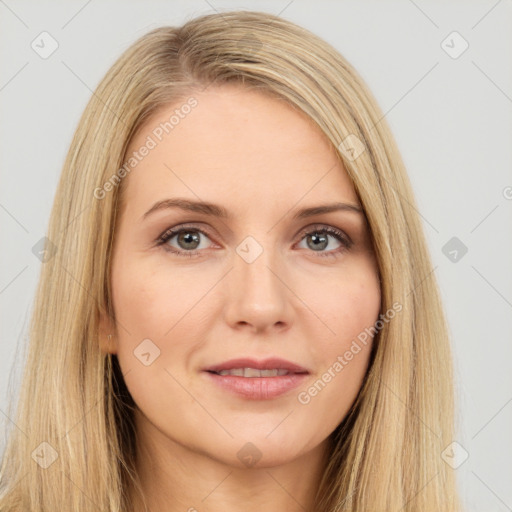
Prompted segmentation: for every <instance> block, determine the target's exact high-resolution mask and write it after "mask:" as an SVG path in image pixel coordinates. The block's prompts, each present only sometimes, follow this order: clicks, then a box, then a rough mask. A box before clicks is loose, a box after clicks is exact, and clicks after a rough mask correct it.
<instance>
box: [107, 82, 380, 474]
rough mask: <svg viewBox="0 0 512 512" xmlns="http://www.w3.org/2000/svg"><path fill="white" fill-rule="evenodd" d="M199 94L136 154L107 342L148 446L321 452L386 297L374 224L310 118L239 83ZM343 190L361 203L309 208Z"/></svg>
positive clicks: (234, 456)
mask: <svg viewBox="0 0 512 512" xmlns="http://www.w3.org/2000/svg"><path fill="white" fill-rule="evenodd" d="M191 96H193V97H194V98H195V100H196V101H197V104H195V103H194V102H193V101H191V102H190V103H189V105H192V104H194V105H195V106H193V107H192V108H186V107H184V108H182V106H183V105H185V104H186V101H187V99H185V100H184V101H183V102H180V103H179V104H176V105H172V106H171V107H169V108H165V110H161V111H159V112H158V113H157V114H156V115H154V116H153V117H152V118H151V119H150V120H149V121H147V122H146V123H145V125H144V127H143V128H142V130H141V131H140V132H139V133H138V135H137V136H136V137H135V139H134V140H132V142H131V145H130V148H129V151H128V155H129V156H131V155H132V153H133V152H134V151H137V154H138V156H137V163H136V165H135V166H133V168H132V170H131V171H130V173H129V175H128V176H127V177H125V178H124V179H125V180H127V182H126V183H125V185H126V190H125V192H126V194H125V196H124V199H125V208H124V210H123V212H122V215H121V217H120V222H119V224H118V226H117V228H116V229H117V232H116V243H115V247H114V254H113V269H112V290H113V303H114V310H115V315H116V318H117V320H118V324H117V326H116V327H115V328H114V330H113V331H110V332H115V333H116V334H115V338H114V339H115V341H114V343H113V344H111V345H110V347H109V348H108V350H109V351H111V352H113V353H116V354H117V356H118V359H119V363H120V366H121V369H122V371H123V374H124V375H125V381H126V385H127V387H128V389H129V391H130V393H131V395H132V396H133V399H134V401H135V402H136V404H137V406H138V408H139V409H140V411H137V417H136V421H137V429H138V432H139V435H141V436H142V438H143V439H144V440H145V441H147V442H152V443H156V444H157V445H158V446H159V449H160V450H163V451H164V452H165V450H167V449H168V450H169V452H170V453H172V447H173V446H176V443H177V444H178V445H180V446H181V447H184V448H186V449H190V450H193V451H194V452H195V453H201V454H203V455H206V456H208V457H209V458H213V459H215V460H218V461H222V462H224V463H226V464H229V465H231V466H238V467H243V466H244V465H245V466H251V465H253V464H254V463H255V462H257V465H258V467H264V466H274V465H277V464H281V463H284V462H286V461H290V460H293V459H295V458H297V457H299V456H305V455H306V454H308V453H313V452H312V451H313V450H317V451H318V450H320V449H321V448H322V447H325V446H326V443H325V442H326V439H327V438H328V436H329V435H330V434H331V433H332V432H333V430H334V429H335V428H336V427H337V426H338V425H339V423H340V422H341V421H342V420H343V418H344V417H345V415H346V414H347V412H348V410H349V408H350V406H351V405H352V403H353V402H354V400H355V398H356V395H357V393H358V391H359V389H360V387H361V385H362V382H363V379H364V375H365V372H366V369H367V364H368V358H369V354H370V350H371V338H368V339H367V343H366V344H363V343H361V342H360V341H359V342H358V343H357V346H358V347H359V350H358V349H356V348H355V345H354V343H353V342H354V340H357V337H358V335H360V333H362V332H364V331H365V328H368V327H371V326H373V324H374V323H375V321H376V320H377V318H378V315H379V310H380V288H379V280H378V275H377V268H376V262H375V258H374V254H373V252H372V245H371V239H370V233H369V229H368V227H367V224H366V222H365V218H364V215H363V214H362V213H361V211H357V207H358V206H359V208H360V205H359V202H358V199H357V196H356V194H355V191H354V188H353V186H352V184H351V181H350V179H349V177H348V175H347V173H346V171H345V170H344V168H343V165H342V163H341V162H340V161H339V160H338V158H337V155H336V152H335V150H334V149H333V148H332V147H331V146H330V145H329V143H328V141H327V139H326V138H325V137H324V135H323V134H322V132H321V131H320V130H319V129H318V128H317V127H316V126H315V125H314V124H313V123H312V122H311V121H310V120H309V119H308V118H307V117H305V116H304V115H303V114H301V113H299V112H297V111H296V110H294V109H292V108H291V107H290V106H288V105H287V104H286V103H284V102H282V101H278V100H276V99H272V98H270V97H268V96H265V95H262V94H261V93H259V92H255V91H250V90H248V89H244V88H241V87H239V86H232V85H229V86H221V87H217V88H211V89H209V90H208V91H207V92H203V93H197V94H192V95H191ZM173 115H174V116H175V117H174V118H173V120H172V121H171V122H169V119H170V118H171V116H173ZM165 123H167V125H166V124H165ZM171 123H172V124H171ZM144 146H145V147H146V148H147V150H143V149H141V148H143V147H144ZM132 163H133V162H132ZM178 198H179V199H180V201H181V204H182V206H183V207H182V208H180V207H178V206H176V205H175V206H171V205H170V203H168V204H167V207H165V205H166V203H165V201H173V202H176V201H177V199H178ZM200 203H208V204H209V205H210V206H200ZM334 203H343V204H344V205H351V206H353V207H356V208H352V207H351V206H349V207H342V208H341V209H338V210H335V211H330V212H321V211H317V212H315V211H314V210H315V209H316V208H319V207H321V206H324V205H332V204H334ZM175 204H176V203H175ZM155 205H159V206H158V207H157V206H155ZM187 205H188V206H187ZM212 205H215V206H212ZM222 212H225V216H221V215H219V214H220V213H222ZM301 212H302V213H301ZM170 229H172V230H175V231H176V232H177V234H176V233H174V232H173V233H170V234H168V236H167V237H164V236H163V235H165V233H166V232H168V231H169V230H170ZM178 230H182V231H181V233H179V232H178ZM107 332H108V331H107ZM105 350H107V349H105ZM235 359H250V360H252V361H238V362H237V361H235V362H230V361H232V360H235ZM269 359H280V360H281V361H270V362H268V361H267V360H269ZM265 362H268V365H267V366H265ZM223 363H226V364H225V365H224V367H225V368H227V369H232V370H234V371H233V372H228V374H227V375H220V374H215V373H213V370H215V369H216V370H217V371H219V365H222V364H223ZM291 365H295V368H292V367H291ZM262 367H263V368H267V369H269V367H270V369H276V370H281V371H279V372H277V373H278V375H274V374H275V373H276V372H272V371H270V372H264V373H261V368H262ZM242 368H255V369H256V370H259V371H252V370H245V371H244V370H243V369H242ZM283 373H285V375H281V374H283ZM249 443H250V444H249Z"/></svg>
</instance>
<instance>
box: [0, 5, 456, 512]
mask: <svg viewBox="0 0 512 512" xmlns="http://www.w3.org/2000/svg"><path fill="white" fill-rule="evenodd" d="M226 83H233V84H240V85H241V86H245V87H251V88H253V89H257V90H260V91H261V92H264V93H267V94H270V95H272V96H273V97H276V98H280V99H284V100H285V101H287V102H289V104H290V105H292V106H293V107H294V108H296V109H298V110H299V111H302V112H304V113H305V114H307V115H308V116H309V117H310V118H311V119H312V120H313V121H314V122H315V123H316V124H317V125H318V126H319V127H320V128H321V130H322V131H323V132H324V133H325V135H326V136H327V138H328V139H329V140H330V141H331V142H332V144H333V145H334V146H335V147H336V148H338V155H339V158H340V159H341V160H342V161H343V164H344V166H345V168H346V170H347V172H348V174H349V176H350V178H351V180H352V182H353V185H354V187H355V190H356V193H357V195H358V197H359V199H360V202H361V204H362V206H363V209H364V211H365V214H366V217H367V220H368V223H369V227H370V230H371V236H372V240H373V244H374V248H375V253H376V258H377V262H378V270H379V275H380V280H381V294H382V298H381V304H382V312H386V311H388V310H390V308H392V307H393V304H395V303H396V302H398V303H400V304H401V305H402V310H401V312H400V314H399V315H398V316H397V318H396V319H394V320H393V321H390V322H386V323H385V324H384V326H383V328H382V329H381V330H380V331H379V332H378V334H377V335H376V336H375V339H374V346H373V352H372V358H371V362H370V366H369V369H368V373H367V375H366V378H365V382H364V384H363V386H362V388H361V390H360V393H359V395H358V398H357V400H356V402H355V403H354V405H353V407H352V409H351V411H350V413H349V414H348V415H347V417H346V418H345V419H344V420H343V422H342V423H341V425H340V426H339V427H338V428H337V429H336V430H335V431H334V432H333V434H332V442H333V451H332V453H331V455H330V459H329V461H328V464H327V467H326V468H325V472H324V474H323V475H322V479H321V485H320V487H319V489H318V494H317V499H316V506H315V511H318V512H335V511H347V512H348V511H352V512H355V511H358V512H362V511H372V512H377V511H385V512H398V511H402V512H413V511H414V512H416V511H419V510H421V511H427V510H443V511H444V512H449V511H456V510H459V502H458V496H457V492H456V482H455V478H454V474H453V470H452V469H451V468H450V467H448V466H447V464H445V462H444V461H443V460H442V458H441V452H442V451H443V449H444V448H445V447H446V446H447V445H448V444H450V442H451V441H452V439H453V428H454V427H453V417H454V413H453V408H454V405H453V383H452V370H451V355H450V344H449V338H448V329H447V325H446V321H445V318H444V313H443V310H442V305H441V302H440V297H439V292H438V287H437V283H436V280H435V276H434V274H433V272H432V264H431V260H430V257H429V254H428V250H427V245H426V242H425V239H424V234H423V231H422V226H421V223H420V221H419V218H418V215H417V213H416V210H415V201H414V197H413V193H412V190H411V186H410V184H409V181H408V178H407V174H406V171H405V168H404V164H403V162H402V159H401V157H400V154H399V152H398V149H397V147H396V144H395V142H394V139H393V137H392V135H391V131H390V129H389V127H388V125H387V123H386V119H385V118H384V116H383V114H382V112H381V111H380V109H379V107H378V106H377V103H376V101H375V100H374V99H373V97H372V95H371V93H370V92H369V90H368V89H367V87H366V85H365V84H364V82H363V81H362V79H361V78H360V77H359V75H358V74H357V73H356V71H355V70H354V69H353V68H352V66H351V65H350V64H349V63H348V62H347V61H346V60H345V59H344V58H343V57H342V56H341V55H340V54H339V53H338V52H337V51H336V50H335V49H334V48H333V47H331V46H330V45H329V44H327V43H326V42H325V41H323V40H322V39H320V38H319V37H317V36H315V35H314V34H312V33H310V32H309V31H307V30H305V29H304V28H301V27H299V26H297V25H295V24H293V23H291V22H288V21H286V20H284V19H282V18H279V17H276V16H273V15H270V14H267V13H261V12H248V11H232V12H223V13H221V14H212V15H205V16H201V17H198V18H195V19H192V20H190V21H188V22H187V23H185V24H184V25H183V26H181V27H161V28H157V29H154V30H152V31H150V32H149V33H147V34H146V35H144V36H143V37H141V38H140V39H138V40H137V41H136V42H135V43H134V44H133V45H131V46H130V47H129V48H128V49H127V50H126V51H125V52H124V53H123V55H122V56H121V57H120V58H119V59H118V60H117V61H116V62H115V63H114V65H113V66H112V67H111V69H110V70H109V71H108V72H107V74H106V76H105V77H104V78H103V80H102V81H101V82H100V84H99V85H98V87H97V89H96V91H95V92H94V94H93V96H92V97H91V99H90V101H89V103H88V105H87V107H86V109H85V111H84V113H83V116H82V118H81V120H80V123H79V125H78V127H77V130H76V133H75V135H74V138H73V141H72V143H71V147H70V149H69V152H68V154H67V157H66V160H65V163H64V167H63V171H62V176H61V179H60V182H59V185H58V189H57V192H56V196H55V201H54V205H53V209H52V212H51V217H50V223H49V229H48V234H47V236H48V238H49V240H50V241H51V242H52V243H53V244H55V245H56V251H55V254H54V255H53V257H51V258H50V259H49V260H48V261H47V262H46V263H44V264H43V266H42V271H41V277H40V281H39V285H38V289H37V295H36V300H35V307H34V312H33V316H32V319H31V325H30V332H29V348H28V356H27V361H26V365H25V370H24V374H23V379H22V385H21V388H20V397H19V405H18V408H17V411H16V416H15V418H14V422H15V424H16V425H17V426H18V427H19V428H13V429H12V431H11V432H10V434H9V439H8V444H7V447H6V450H5V452H4V457H3V461H2V468H1V498H0V511H1V512H11V511H19V512H21V511H23V512H25V511H26V512H29V511H30V512H43V511H48V510H65V511H80V512H87V511H91V512H92V511H94V512H96V511H97V510H98V509H99V510H102V511H112V512H113V511H116V512H120V511H128V510H130V501H129V495H128V489H129V488H130V486H133V487H134V488H137V487H138V485H139V484H138V479H137V473H136V466H135V461H136V453H135V444H134V441H135V434H136V432H135V430H134V423H133V407H134V403H133V401H132V400H131V397H130V394H129V392H128V391H127V389H126V386H125V385H124V380H123V376H122V374H121V372H120V369H119V366H118V363H117V359H116V357H115V356H110V355H106V354H104V353H103V352H102V351H101V350H100V346H99V341H98V335H99V332H98V329H99V315H100V313H105V314H106V315H109V316H110V318H112V319H114V320H115V316H114V311H113V307H112V295H111V289H110V270H111V269H110V261H111V252H112V245H113V239H114V234H115V225H116V219H117V218H118V215H119V211H120V205H121V197H122V191H123V188H124V186H125V181H126V179H128V178H125V179H124V180H121V181H120V183H119V186H117V184H116V185H115V186H114V185H113V186H111V187H104V185H105V183H107V182H108V181H109V180H111V179H112V176H113V174H115V173H116V171H117V170H118V169H120V168H121V167H122V166H123V164H124V162H125V158H126V151H127V148H128V145H129V143H130V141H131V140H132V138H133V136H134V134H135V133H137V131H138V130H139V129H140V127H141V126H142V124H143V123H144V122H145V121H146V120H147V119H148V118H149V117H150V116H151V115H153V114H154V113H155V112H156V110H157V109H159V108H161V107H162V106H165V105H172V104H177V102H179V101H184V99H186V98H187V97H190V96H191V95H192V94H193V92H194V91H200V90H202V89H204V88H206V87H208V86H210V85H221V84H226ZM349 136H350V137H351V139H348V140H351V141H354V140H358V141H360V142H361V143H362V144H363V146H362V147H363V148H364V151H363V152H362V153H361V155H360V156H359V157H358V158H357V159H353V158H348V157H347V152H346V151H343V150H342V149H343V148H344V147H345V146H344V145H343V141H347V137H349ZM354 137H356V138H357V139H355V138H354ZM340 143H342V145H341V146H340ZM99 189H102V190H103V191H104V192H103V193H102V194H101V197H100V195H99V194H98V193H96V192H95V191H98V190H99ZM105 190H107V191H106V192H105ZM98 197H99V198H98ZM118 327H119V326H118ZM43 442H44V443H48V444H47V445H46V444H45V445H41V443H43ZM38 450H39V451H38ZM53 450H54V451H53ZM55 454H57V458H56V460H55V461H54V462H53V463H52V464H50V465H49V466H48V467H46V468H44V467H42V466H41V464H37V463H36V462H35V461H36V460H37V458H38V456H39V457H43V458H44V459H45V460H46V461H48V462H50V461H52V460H53V458H54V457H55Z"/></svg>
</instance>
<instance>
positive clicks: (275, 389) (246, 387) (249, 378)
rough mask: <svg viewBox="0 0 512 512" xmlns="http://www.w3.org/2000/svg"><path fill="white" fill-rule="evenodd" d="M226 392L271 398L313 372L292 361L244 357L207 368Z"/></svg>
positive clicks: (252, 398)
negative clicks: (258, 359)
mask: <svg viewBox="0 0 512 512" xmlns="http://www.w3.org/2000/svg"><path fill="white" fill-rule="evenodd" d="M203 374H204V375H206V376H207V377H208V381H209V382H211V383H213V384H214V385H215V386H216V387H217V389H220V390H221V391H222V392H224V393H225V392H228V393H229V394H231V395H235V396H237V397H238V398H243V399H249V400H269V399H272V398H277V397H279V396H281V395H285V394H286V393H289V392H290V391H291V390H293V389H294V388H296V387H298V386H300V385H301V384H304V381H305V379H306V378H307V377H308V375H309V374H310V372H309V371H308V370H307V369H306V368H303V367H302V366H299V365H297V364H295V363H291V362H290V361H285V360H283V359H277V358H272V359H267V360H265V361H257V360H254V359H247V358H244V359H242V358H240V359H233V360H231V361H226V362H225V363H221V364H218V365H215V366H211V367H209V368H204V369H203Z"/></svg>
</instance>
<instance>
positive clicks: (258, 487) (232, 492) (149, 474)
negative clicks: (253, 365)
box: [130, 422, 331, 512]
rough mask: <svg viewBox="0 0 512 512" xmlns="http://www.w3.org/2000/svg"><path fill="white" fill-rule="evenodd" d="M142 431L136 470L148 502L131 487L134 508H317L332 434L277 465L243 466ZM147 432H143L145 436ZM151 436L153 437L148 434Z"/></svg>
mask: <svg viewBox="0 0 512 512" xmlns="http://www.w3.org/2000/svg"><path fill="white" fill-rule="evenodd" d="M139 426H140V427H142V428H141V429H137V432H138V435H137V462H136V467H137V474H138V476H139V479H140V483H141V488H142V492H143V494H144V496H145V505H144V503H143V501H142V500H141V498H140V496H139V495H138V493H136V492H135V491H133V490H130V497H131V501H130V502H131V503H132V505H133V507H132V512H145V511H149V512H163V511H165V512H178V511H179V512H184V511H186V512H201V511H206V510H208V511H211V512H214V511H222V512H235V511H236V512H238V511H240V510H244V511H245V512H257V511H258V512H259V511H261V510H266V511H267V512H274V511H275V512H277V511H279V512H282V511H283V510H286V511H287V512H313V511H314V510H315V497H316V493H317V490H318V486H319V484H320V480H321V477H322V474H323V471H324V469H325V466H326V464H327V459H328V455H329V453H330V451H331V438H330V437H329V438H327V439H326V440H325V441H324V442H323V443H321V444H320V445H319V446H317V447H315V448H314V449H313V450H311V451H309V452H307V453H304V454H302V455H300V456H299V457H297V458H295V459H293V460H288V461H285V462H283V463H282V464H279V465H274V466H273V467H251V468H240V467H239V465H237V464H236V462H237V461H236V460H235V461H233V464H232V465H230V464H229V462H225V461H219V460H217V459H215V458H212V457H211V456H209V455H208V454H207V453H205V452H202V451H201V450H199V449H194V448H193V447H189V446H184V445H183V444H180V443H177V442H175V441H174V440H172V439H170V438H168V437H167V436H165V435H164V434H163V433H162V432H160V431H158V430H157V429H156V428H155V427H154V426H152V425H151V426H150V425H149V424H148V423H147V422H142V424H141V422H139ZM141 434H142V435H141ZM147 434H151V435H147Z"/></svg>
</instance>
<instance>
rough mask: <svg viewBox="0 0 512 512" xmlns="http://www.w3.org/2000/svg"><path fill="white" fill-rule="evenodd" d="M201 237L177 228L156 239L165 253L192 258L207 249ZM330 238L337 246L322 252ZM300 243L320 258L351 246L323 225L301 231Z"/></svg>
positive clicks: (194, 229) (192, 229)
mask: <svg viewBox="0 0 512 512" xmlns="http://www.w3.org/2000/svg"><path fill="white" fill-rule="evenodd" d="M203 237H206V238H209V236H208V234H207V233H206V232H204V231H203V230H201V229H199V228H197V227H194V226H190V227H187V226H178V227H174V228H170V229H168V230H167V231H165V232H164V233H162V234H161V235H160V236H159V237H158V239H157V245H158V246H163V247H164V249H165V250H166V251H169V252H171V253H173V254H176V255H178V256H184V257H188V258H192V257H196V256H201V252H202V251H201V250H204V249H207V248H208V247H204V246H203V247H201V242H202V240H201V238H203ZM330 238H331V239H335V240H336V241H337V242H338V246H336V247H334V248H332V249H331V250H329V251H324V249H326V248H327V247H328V246H329V244H330V240H329V239H330ZM173 239H176V240H175V243H176V244H177V246H176V245H174V244H171V243H170V242H172V241H173ZM302 241H305V242H306V245H307V247H306V248H307V249H311V251H312V252H315V253H317V254H318V256H320V257H326V256H328V257H338V256H340V255H341V253H343V252H345V251H346V250H348V249H350V247H351V246H352V245H353V242H352V241H351V240H350V238H349V237H348V236H347V235H346V234H345V233H344V232H343V231H341V230H339V229H337V228H334V227H331V226H323V225H320V226H313V227H312V228H311V227H310V228H309V229H308V230H307V231H303V232H302V233H301V242H302ZM331 245H332V244H331ZM302 248H304V247H302Z"/></svg>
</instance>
